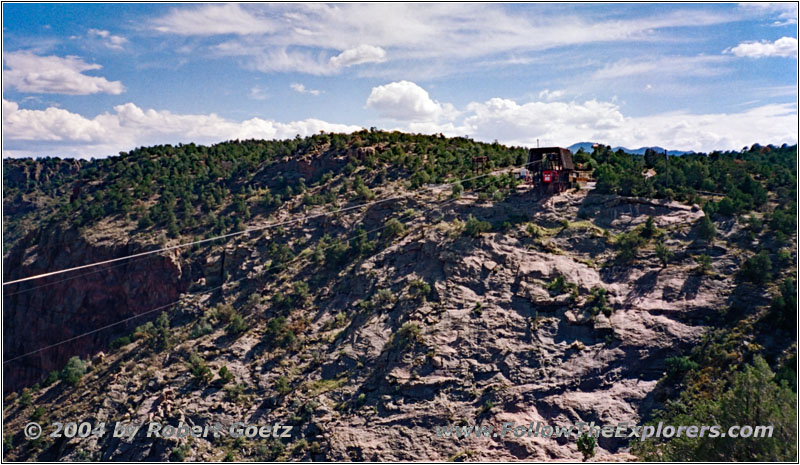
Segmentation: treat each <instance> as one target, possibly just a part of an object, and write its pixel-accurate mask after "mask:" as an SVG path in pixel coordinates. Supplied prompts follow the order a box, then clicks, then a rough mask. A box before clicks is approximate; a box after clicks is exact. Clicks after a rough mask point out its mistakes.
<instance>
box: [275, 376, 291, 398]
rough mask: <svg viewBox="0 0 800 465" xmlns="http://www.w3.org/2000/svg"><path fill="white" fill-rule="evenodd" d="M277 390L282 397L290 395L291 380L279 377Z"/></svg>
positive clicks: (276, 384)
mask: <svg viewBox="0 0 800 465" xmlns="http://www.w3.org/2000/svg"><path fill="white" fill-rule="evenodd" d="M275 390H276V391H278V394H280V395H282V396H283V395H286V394H288V393H289V392H290V391H291V390H292V388H291V387H290V386H289V378H287V377H286V376H283V375H281V376H280V377H278V379H276V380H275Z"/></svg>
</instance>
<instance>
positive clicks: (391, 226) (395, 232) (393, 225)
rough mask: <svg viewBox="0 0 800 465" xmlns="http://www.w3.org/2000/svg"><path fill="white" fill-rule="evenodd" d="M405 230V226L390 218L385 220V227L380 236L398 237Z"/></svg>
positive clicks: (387, 237)
mask: <svg viewBox="0 0 800 465" xmlns="http://www.w3.org/2000/svg"><path fill="white" fill-rule="evenodd" d="M405 232H406V227H405V225H404V224H403V223H401V222H400V221H398V220H397V219H396V218H392V219H390V220H389V221H387V222H386V228H385V229H384V230H383V234H381V235H382V237H383V238H385V239H387V240H391V239H394V238H395V237H400V236H402V235H403V234H405Z"/></svg>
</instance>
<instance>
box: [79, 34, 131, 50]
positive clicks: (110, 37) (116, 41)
mask: <svg viewBox="0 0 800 465" xmlns="http://www.w3.org/2000/svg"><path fill="white" fill-rule="evenodd" d="M88 33H89V36H90V37H98V38H100V39H102V41H103V45H105V46H106V47H108V48H110V49H112V50H122V49H123V48H124V47H123V45H125V44H126V43H128V39H126V38H124V37H122V36H118V35H114V34H112V33H110V32H108V31H106V30H103V29H89V31H88Z"/></svg>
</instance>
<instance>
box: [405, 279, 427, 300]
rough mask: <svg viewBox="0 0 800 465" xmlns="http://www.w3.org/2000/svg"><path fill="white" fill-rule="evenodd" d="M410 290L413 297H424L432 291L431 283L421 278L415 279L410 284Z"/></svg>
mask: <svg viewBox="0 0 800 465" xmlns="http://www.w3.org/2000/svg"><path fill="white" fill-rule="evenodd" d="M408 292H409V294H411V296H412V297H422V298H423V299H424V298H425V296H427V295H428V294H430V293H431V285H430V284H428V283H426V282H425V281H423V280H421V279H414V280H412V281H411V282H410V283H409V284H408Z"/></svg>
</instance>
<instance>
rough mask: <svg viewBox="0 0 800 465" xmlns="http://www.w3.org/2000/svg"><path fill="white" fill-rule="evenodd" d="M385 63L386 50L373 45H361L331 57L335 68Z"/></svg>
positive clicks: (331, 62)
mask: <svg viewBox="0 0 800 465" xmlns="http://www.w3.org/2000/svg"><path fill="white" fill-rule="evenodd" d="M384 61H386V50H384V49H382V48H380V47H374V46H372V45H359V46H358V47H355V48H350V49H347V50H345V51H344V52H342V53H340V54H338V55H336V56H334V57H331V59H330V64H331V66H333V67H334V68H346V67H348V66H353V65H360V64H363V63H381V62H384Z"/></svg>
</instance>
